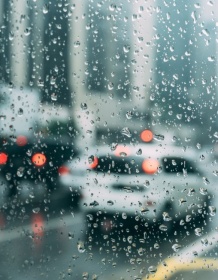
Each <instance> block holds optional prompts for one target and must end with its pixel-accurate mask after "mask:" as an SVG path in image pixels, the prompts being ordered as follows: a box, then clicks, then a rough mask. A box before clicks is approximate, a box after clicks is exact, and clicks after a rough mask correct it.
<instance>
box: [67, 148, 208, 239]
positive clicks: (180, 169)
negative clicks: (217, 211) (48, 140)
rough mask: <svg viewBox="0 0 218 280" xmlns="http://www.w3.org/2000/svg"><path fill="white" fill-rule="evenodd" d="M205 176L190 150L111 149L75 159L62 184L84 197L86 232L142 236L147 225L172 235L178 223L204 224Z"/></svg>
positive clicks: (85, 154) (205, 207)
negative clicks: (124, 233)
mask: <svg viewBox="0 0 218 280" xmlns="http://www.w3.org/2000/svg"><path fill="white" fill-rule="evenodd" d="M203 178H204V176H203V174H202V171H201V170H200V168H198V159H197V157H196V153H195V152H194V151H193V150H191V149H188V150H184V149H183V148H182V147H174V146H162V145H156V144H143V145H139V146H129V145H115V146H113V145H112V146H110V147H106V146H102V147H96V149H90V150H87V151H86V152H84V155H83V156H81V157H78V158H77V159H75V160H73V161H71V163H69V164H68V166H67V167H66V174H65V176H63V177H62V183H64V184H65V185H68V186H70V188H71V189H73V190H75V191H76V190H78V191H80V192H81V193H82V199H81V203H80V207H81V209H82V210H83V212H84V214H85V216H86V219H87V230H88V231H89V235H95V233H94V232H97V233H99V232H101V233H104V234H107V233H113V232H117V231H118V230H119V231H122V229H125V230H126V229H128V230H131V229H133V230H134V229H137V232H139V231H141V232H142V233H143V232H144V231H145V227H146V226H147V225H149V224H152V225H154V224H155V225H158V226H159V227H160V228H161V229H162V230H165V231H167V230H169V231H171V230H172V228H173V224H175V223H176V222H178V221H179V222H180V224H181V225H184V224H186V225H187V224H188V223H189V222H190V220H192V221H193V220H195V222H196V223H199V222H200V221H201V222H202V221H205V223H206V221H207V219H208V206H209V204H210V201H211V194H209V193H208V192H207V190H206V188H205V185H204V181H203ZM134 226H135V227H134ZM97 233H96V234H97ZM137 236H138V234H137Z"/></svg>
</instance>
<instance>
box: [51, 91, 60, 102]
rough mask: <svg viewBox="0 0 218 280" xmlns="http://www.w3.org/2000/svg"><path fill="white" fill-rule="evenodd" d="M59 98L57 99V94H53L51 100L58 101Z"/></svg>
mask: <svg viewBox="0 0 218 280" xmlns="http://www.w3.org/2000/svg"><path fill="white" fill-rule="evenodd" d="M57 99H58V97H57V94H56V93H52V94H51V100H52V101H57Z"/></svg>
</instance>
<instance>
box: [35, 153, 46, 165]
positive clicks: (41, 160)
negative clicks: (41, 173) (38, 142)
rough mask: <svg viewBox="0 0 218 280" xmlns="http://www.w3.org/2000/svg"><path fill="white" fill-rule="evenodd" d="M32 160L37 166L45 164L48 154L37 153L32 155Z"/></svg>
mask: <svg viewBox="0 0 218 280" xmlns="http://www.w3.org/2000/svg"><path fill="white" fill-rule="evenodd" d="M32 162H33V163H34V164H35V165H36V166H43V165H44V164H45V163H46V156H45V155H44V154H41V153H36V154H35V155H33V156H32Z"/></svg>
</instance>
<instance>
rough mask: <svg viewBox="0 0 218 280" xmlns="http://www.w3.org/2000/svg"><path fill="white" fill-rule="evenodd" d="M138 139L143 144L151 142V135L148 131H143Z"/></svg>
mask: <svg viewBox="0 0 218 280" xmlns="http://www.w3.org/2000/svg"><path fill="white" fill-rule="evenodd" d="M140 138H141V139H142V141H143V142H151V141H152V140H153V133H152V131H150V130H149V129H145V130H143V131H142V132H141V134H140Z"/></svg>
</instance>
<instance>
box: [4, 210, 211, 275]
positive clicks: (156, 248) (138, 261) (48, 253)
mask: <svg viewBox="0 0 218 280" xmlns="http://www.w3.org/2000/svg"><path fill="white" fill-rule="evenodd" d="M48 209H49V210H48ZM84 221H85V219H84V215H83V214H82V213H81V212H80V211H78V210H75V209H74V208H72V207H68V206H66V207H62V206H60V205H58V206H57V205H56V206H55V205H54V206H53V208H52V207H50V208H47V207H44V206H43V207H33V206H31V207H21V206H19V207H12V208H10V209H7V210H5V211H2V214H1V216H0V227H1V230H0V244H1V247H0V263H1V265H0V279H5V280H6V279H14V280H21V279H22V280H23V279H102V280H103V279H104V280H109V279H125V280H130V279H143V277H144V276H145V275H146V274H147V273H148V270H149V267H151V266H155V265H157V264H158V262H160V261H162V260H164V258H165V257H167V256H168V255H170V254H173V253H175V252H174V250H173V249H172V247H173V245H174V244H179V245H181V248H183V247H185V246H186V245H188V244H189V243H190V242H191V241H193V240H195V239H196V238H197V237H196V235H195V234H194V229H193V228H192V227H190V228H186V227H183V231H181V230H180V231H178V232H177V234H176V235H173V236H169V234H168V233H167V232H163V231H161V230H158V229H156V230H153V231H148V234H145V235H144V239H140V240H139V241H138V243H137V244H136V243H134V242H131V239H128V238H126V239H124V240H123V239H122V238H121V239H120V238H119V236H117V238H113V239H111V238H108V239H105V241H104V242H103V243H101V242H99V240H100V239H99V240H98V239H97V240H95V243H93V242H91V241H90V240H88V239H87V235H86V227H85V223H84ZM214 225H215V223H214V222H212V221H211V222H210V223H209V225H208V227H207V229H208V228H209V229H210V228H211V229H212V228H213V227H214ZM127 237H128V236H127Z"/></svg>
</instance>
